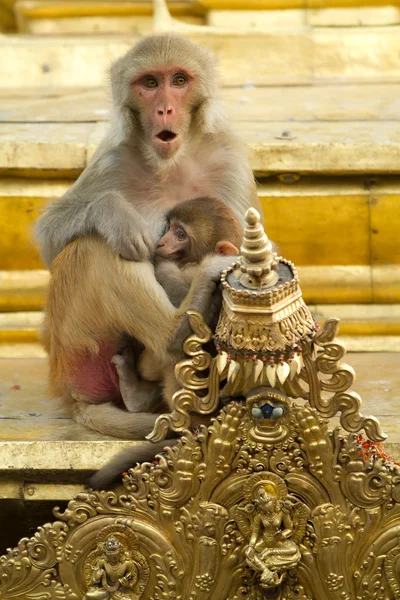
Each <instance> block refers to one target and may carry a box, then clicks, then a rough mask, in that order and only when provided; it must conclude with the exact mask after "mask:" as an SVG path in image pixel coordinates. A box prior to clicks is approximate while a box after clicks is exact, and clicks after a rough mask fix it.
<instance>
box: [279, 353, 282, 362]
mask: <svg viewBox="0 0 400 600" xmlns="http://www.w3.org/2000/svg"><path fill="white" fill-rule="evenodd" d="M282 361H283V354H281V355H280V357H279V362H282Z"/></svg>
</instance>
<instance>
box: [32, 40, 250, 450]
mask: <svg viewBox="0 0 400 600" xmlns="http://www.w3.org/2000/svg"><path fill="white" fill-rule="evenodd" d="M111 86H112V95H113V103H114V112H113V119H112V123H111V127H110V130H109V133H108V134H107V135H106V137H105V139H104V140H103V142H102V143H101V144H100V146H99V148H98V150H97V152H96V153H95V155H94V157H93V160H92V162H91V164H90V165H89V166H88V168H87V169H86V170H85V171H84V172H83V173H82V175H81V176H80V177H79V179H78V180H77V181H76V182H75V184H74V185H73V186H72V187H71V188H70V189H69V190H68V192H67V193H66V194H65V195H64V196H63V197H62V198H61V199H59V200H58V201H56V202H54V203H53V204H52V205H51V206H50V207H49V208H48V209H47V211H46V212H45V214H44V215H43V216H42V217H41V218H40V219H39V221H38V224H37V237H38V240H39V242H40V244H41V249H42V256H43V259H44V261H45V262H46V263H47V264H48V265H52V273H53V274H54V273H55V271H57V273H58V285H53V286H52V287H51V293H50V295H49V304H48V321H47V333H45V344H46V347H47V349H48V351H49V353H50V369H51V374H50V378H51V380H52V381H53V384H54V383H55V382H56V386H54V385H53V388H54V387H55V388H56V389H55V391H56V390H58V391H59V392H60V391H61V390H62V394H63V396H64V397H65V398H67V400H68V401H69V402H72V396H71V392H73V391H74V390H73V389H72V387H71V378H70V372H71V367H69V368H68V369H66V368H65V367H66V365H65V360H64V359H65V357H66V356H68V358H69V359H71V362H72V366H74V361H75V363H76V361H77V360H78V361H79V355H80V356H82V353H86V354H87V355H88V356H89V358H90V360H91V361H92V363H93V364H97V366H98V362H97V363H96V361H97V359H98V352H99V347H100V348H102V349H103V350H104V349H105V351H104V352H100V356H102V357H103V358H104V356H105V355H106V354H107V347H106V346H107V343H106V342H107V339H108V338H107V336H106V333H107V334H108V332H109V331H110V329H112V330H113V331H114V332H115V335H116V334H117V332H118V333H119V332H121V331H124V332H126V333H127V334H129V335H130V336H132V337H134V338H135V339H137V340H138V341H139V342H140V343H142V344H143V345H144V346H145V347H146V348H148V349H149V350H152V351H154V353H157V351H158V348H159V347H160V346H161V347H167V346H168V342H169V340H170V339H171V335H172V333H173V332H174V331H175V330H176V327H177V321H176V318H177V314H178V317H179V315H181V314H182V312H181V313H179V311H178V313H177V311H176V309H175V307H174V306H173V305H172V304H171V302H170V301H169V299H168V296H167V294H166V292H165V291H164V289H163V288H162V286H161V285H160V284H159V283H158V282H157V280H156V279H155V276H154V270H153V266H152V264H151V263H150V262H148V261H147V259H148V258H149V257H150V255H151V254H152V252H153V250H154V242H155V240H157V239H159V236H160V232H161V228H162V225H163V219H164V215H165V213H166V212H168V210H169V209H170V208H171V207H173V206H175V205H176V204H179V203H180V202H182V201H184V200H186V199H187V198H190V197H193V196H195V195H196V196H199V195H201V196H213V197H217V198H220V199H221V200H222V201H224V202H226V204H227V205H229V206H230V207H231V208H232V209H233V210H234V212H235V213H236V214H237V215H238V216H239V218H241V219H243V216H244V213H245V211H246V209H247V208H248V207H249V206H256V207H257V208H258V209H260V207H259V202H258V199H257V194H256V189H255V183H254V179H253V174H252V171H251V169H250V166H249V162H248V158H247V151H246V149H245V147H244V145H243V144H242V143H241V142H240V141H239V140H238V139H237V137H236V136H235V135H234V134H233V133H232V131H231V127H230V124H229V122H228V121H227V119H226V118H225V116H224V114H223V112H222V110H221V108H220V106H219V104H218V101H217V98H216V95H217V84H216V73H215V67H214V61H213V58H212V56H210V54H209V53H208V52H207V51H206V50H204V49H202V48H200V47H198V46H196V45H195V44H192V43H191V42H189V41H187V40H184V39H182V38H180V37H177V36H170V35H161V36H153V37H148V38H145V39H143V40H141V41H140V42H139V43H138V44H137V45H136V46H135V47H134V48H133V49H132V50H130V51H129V52H128V53H127V54H126V55H125V56H124V57H122V58H121V59H119V60H118V61H116V62H115V63H114V65H113V66H112V68H111ZM93 233H94V234H97V236H99V237H95V236H92V237H90V236H89V237H87V234H93ZM82 236H83V237H82ZM85 236H86V237H85ZM101 238H103V239H104V240H105V241H106V242H107V244H103V243H101V241H102V240H101ZM71 240H75V241H74V242H73V244H70V245H69V246H68V247H67V248H66V250H65V252H63V253H62V254H61V255H60V252H61V251H62V249H63V248H64V246H66V244H68V243H69V242H71ZM57 255H59V256H58V258H57V261H56V263H53V261H54V259H55V257H56V256H57ZM89 255H90V256H89ZM118 255H119V256H118ZM120 257H123V258H125V259H128V260H129V261H138V262H126V265H125V266H123V265H122V263H121V262H118V261H121V260H122V259H121V258H120ZM52 263H53V264H52ZM88 265H90V270H88ZM124 269H126V270H129V277H127V278H126V281H125V280H124V278H123V277H122V275H121V274H122V273H123V271H124ZM117 274H119V276H117ZM206 275H207V273H203V276H204V277H206ZM210 276H211V275H210ZM214 276H215V273H214ZM194 283H195V282H194ZM68 288H71V289H73V290H74V296H73V297H74V303H75V304H76V310H75V317H76V319H73V318H72V317H71V315H70V311H69V307H68V306H67V303H66V300H65V296H64V293H65V290H66V289H68ZM195 297H196V296H195V295H193V296H192V299H193V298H195ZM195 304H196V303H195V302H194V304H191V301H190V299H189V300H188V303H187V304H186V306H183V307H182V311H183V310H184V309H185V308H190V307H195ZM66 315H69V318H68V319H66V320H65V323H64V325H63V324H62V323H63V318H64V317H65V316H66ZM78 316H79V318H78ZM60 349H62V353H61V355H62V360H61V359H59V358H58V356H60V352H59V351H60ZM74 357H76V358H74ZM90 360H89V363H90ZM100 370H101V369H100ZM98 371H99V369H94V370H93V371H92V373H96V372H98ZM88 379H89V380H91V382H92V388H93V390H92V391H93V394H89V395H86V396H85V397H84V398H83V399H82V398H81V399H80V400H79V398H80V397H79V396H75V397H78V401H76V402H74V403H73V412H74V415H75V418H76V419H77V420H78V421H81V422H83V423H86V424H90V426H91V427H92V428H94V429H98V430H99V431H104V428H105V424H107V423H108V424H109V425H110V427H109V431H108V432H111V431H113V432H114V434H117V435H119V436H122V437H128V438H132V437H142V436H143V435H145V434H146V433H148V432H149V431H150V430H151V429H152V426H153V423H154V420H155V418H156V416H157V415H152V414H147V413H144V414H142V415H140V417H141V418H140V419H139V415H130V416H131V417H133V418H131V419H128V418H127V416H129V413H124V414H123V418H122V422H121V416H120V413H121V411H120V410H118V409H116V408H115V406H114V404H113V402H112V401H113V399H112V398H110V400H111V402H107V403H103V402H104V399H103V398H101V400H100V401H101V403H102V404H99V405H97V406H95V407H93V405H91V404H90V402H92V401H93V400H94V401H96V402H99V398H98V396H97V395H96V391H97V390H96V386H97V383H96V377H95V376H93V377H92V378H90V377H89V378H88ZM82 400H85V401H82ZM93 408H95V409H96V410H93ZM116 410H117V413H116V412H115V411H116ZM117 425H118V427H117Z"/></svg>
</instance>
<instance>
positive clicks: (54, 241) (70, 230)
mask: <svg viewBox="0 0 400 600" xmlns="http://www.w3.org/2000/svg"><path fill="white" fill-rule="evenodd" d="M99 150H101V148H99ZM99 150H98V152H99ZM96 155H97V153H96ZM124 160H125V159H124V150H123V149H121V148H119V147H117V148H114V149H112V150H109V151H107V152H103V154H101V155H100V156H98V158H97V159H96V160H93V161H92V162H91V164H90V165H89V166H88V167H87V168H86V170H85V171H84V172H83V173H82V175H81V176H80V177H79V178H78V179H77V181H76V182H75V183H74V184H73V185H72V186H71V188H70V189H69V190H68V191H67V192H66V193H65V194H64V196H62V197H61V198H59V199H58V200H56V201H55V202H53V203H52V204H50V205H49V206H48V208H47V210H46V211H45V213H44V214H43V215H42V216H41V217H40V218H39V219H38V221H37V224H36V229H35V238H36V240H37V242H38V243H39V245H40V247H41V253H42V258H43V260H44V262H45V263H46V265H48V266H50V264H51V263H52V262H53V260H54V258H55V257H56V256H57V255H58V254H59V253H60V252H61V250H62V249H63V248H64V247H65V246H66V245H67V244H68V243H69V242H71V241H72V240H74V239H76V238H78V237H80V236H82V235H86V234H89V233H98V234H99V235H101V236H102V237H103V238H104V239H105V240H106V242H107V243H108V244H109V245H110V246H111V247H112V249H113V250H114V252H115V253H116V254H120V255H121V256H122V257H123V258H126V259H128V260H142V259H148V258H149V256H150V254H151V253H152V252H153V250H154V241H153V239H152V236H151V234H150V231H149V228H148V226H147V223H146V221H145V220H144V219H143V217H142V216H141V215H140V214H139V211H138V210H137V209H136V208H135V206H133V204H132V203H131V202H129V201H128V200H127V199H126V198H125V196H124V194H123V192H122V191H121V190H122V185H123V181H124V175H123V173H122V166H121V165H123V164H124Z"/></svg>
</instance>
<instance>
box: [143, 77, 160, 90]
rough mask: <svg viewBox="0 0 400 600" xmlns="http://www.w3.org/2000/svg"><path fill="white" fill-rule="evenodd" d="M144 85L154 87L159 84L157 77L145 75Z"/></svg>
mask: <svg viewBox="0 0 400 600" xmlns="http://www.w3.org/2000/svg"><path fill="white" fill-rule="evenodd" d="M142 85H143V86H144V87H146V88H149V89H152V88H156V87H157V86H158V81H157V79H156V78H155V77H145V78H144V79H143V80H142Z"/></svg>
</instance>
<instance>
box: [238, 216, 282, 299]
mask: <svg viewBox="0 0 400 600" xmlns="http://www.w3.org/2000/svg"><path fill="white" fill-rule="evenodd" d="M245 220H246V223H247V225H246V228H245V230H244V236H243V243H242V246H241V248H240V253H241V255H242V262H241V265H240V270H241V272H242V274H241V276H240V283H241V284H242V285H243V286H244V287H246V288H249V289H257V288H263V289H264V288H266V287H272V286H274V285H275V284H276V282H277V281H278V279H279V276H278V273H277V272H276V271H275V267H276V265H277V260H276V253H275V252H273V250H272V244H271V242H270V241H269V239H268V237H267V235H266V234H265V231H264V228H263V226H262V225H261V223H260V213H259V212H258V211H257V210H256V209H255V208H249V210H248V211H247V212H246V215H245Z"/></svg>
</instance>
